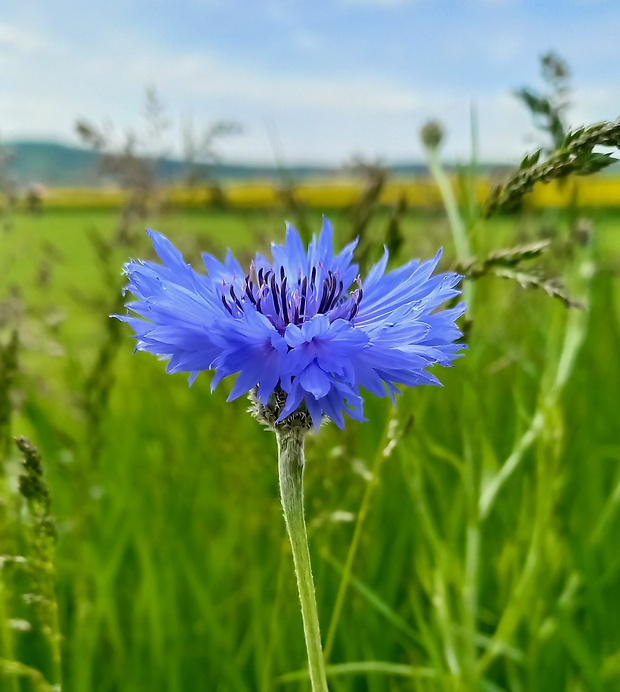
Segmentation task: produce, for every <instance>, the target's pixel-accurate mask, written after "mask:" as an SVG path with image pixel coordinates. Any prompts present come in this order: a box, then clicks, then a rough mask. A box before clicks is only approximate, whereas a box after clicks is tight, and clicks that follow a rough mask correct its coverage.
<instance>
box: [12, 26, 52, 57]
mask: <svg viewBox="0 0 620 692" xmlns="http://www.w3.org/2000/svg"><path fill="white" fill-rule="evenodd" d="M47 45H48V44H47V42H46V41H45V40H43V39H42V37H41V36H39V35H38V34H37V33H36V32H34V31H32V30H30V29H26V28H24V27H20V26H15V25H12V24H0V55H1V54H2V53H9V54H28V53H34V52H37V51H39V50H41V49H43V48H45V47H47Z"/></svg>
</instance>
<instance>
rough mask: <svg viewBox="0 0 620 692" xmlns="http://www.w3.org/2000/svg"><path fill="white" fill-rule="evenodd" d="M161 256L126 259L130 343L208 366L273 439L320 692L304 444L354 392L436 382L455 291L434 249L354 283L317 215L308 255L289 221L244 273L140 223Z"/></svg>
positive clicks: (452, 351) (323, 685) (359, 408)
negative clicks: (281, 236)
mask: <svg viewBox="0 0 620 692" xmlns="http://www.w3.org/2000/svg"><path fill="white" fill-rule="evenodd" d="M148 233H149V235H150V237H151V240H152V241H153V245H154V246H155V251H156V252H157V254H158V255H159V258H160V259H161V261H162V263H163V264H158V263H155V262H145V261H131V262H129V263H128V264H126V265H125V270H124V271H125V274H126V275H127V278H128V284H127V290H129V291H130V292H131V293H133V295H134V296H135V297H136V300H135V301H133V302H130V303H128V304H127V307H128V308H129V309H130V310H131V311H132V312H133V313H134V315H123V316H120V315H117V316H116V317H118V319H120V320H122V321H124V322H128V323H129V324H130V325H131V327H133V330H134V331H135V336H136V339H137V342H138V343H137V346H136V349H137V350H139V351H146V352H148V353H153V354H154V355H157V356H159V357H160V358H163V359H165V360H167V361H168V366H167V369H168V372H187V373H189V375H190V383H191V382H193V381H194V380H195V379H196V377H197V376H198V374H199V373H200V372H202V371H203V370H214V371H215V375H214V377H213V379H212V380H211V388H212V389H214V388H215V387H216V386H217V384H218V383H219V382H220V381H221V380H222V379H223V378H224V377H227V376H228V375H234V374H237V379H236V380H235V383H234V385H233V387H232V390H231V392H230V396H229V399H235V398H236V397H239V396H241V395H243V394H246V393H250V397H251V399H252V400H253V403H254V413H255V415H256V416H257V417H258V418H259V420H261V421H262V422H263V423H265V424H266V425H267V426H268V427H270V428H271V429H272V430H273V431H274V432H275V434H276V438H277V442H278V475H279V481H280V498H281V500H282V508H283V510H284V519H285V523H286V528H287V531H288V535H289V538H290V542H291V548H292V554H293V563H294V566H295V574H296V577H297V586H298V590H299V599H300V605H301V612H302V620H303V625H304V636H305V641H306V650H307V654H308V672H309V676H310V680H311V682H312V690H313V692H328V688H327V675H326V668H325V659H324V656H323V652H322V648H321V635H320V629H319V620H318V613H317V607H316V598H315V595H314V581H313V578H312V570H311V566H310V553H309V550H308V538H307V532H306V525H305V518H304V509H303V473H304V465H305V462H304V438H305V434H306V433H307V431H308V430H309V429H310V428H311V427H312V426H314V428H315V429H317V428H318V427H319V426H320V424H321V421H322V420H323V418H325V417H328V418H331V419H332V420H333V421H334V422H335V423H336V425H338V426H339V427H343V426H344V413H347V414H348V415H349V416H350V417H351V418H354V419H357V420H363V419H364V413H363V400H362V396H361V393H360V388H363V389H365V390H367V391H369V392H371V393H373V394H376V395H378V396H384V395H385V394H386V393H388V392H389V393H390V394H391V395H392V398H394V396H395V394H396V393H397V392H398V391H399V390H398V386H399V385H409V386H413V387H415V386H417V385H420V384H439V381H438V380H437V378H436V377H435V376H434V375H432V374H431V373H430V372H429V371H428V368H429V367H430V366H432V365H434V364H436V363H439V364H440V365H450V364H451V363H452V361H453V360H454V359H455V358H456V357H457V356H458V355H459V353H458V352H459V351H460V350H461V348H462V345H460V344H458V343H456V339H458V338H459V337H460V336H461V332H460V331H459V330H458V328H457V327H456V325H455V320H456V319H457V318H458V317H459V315H461V314H462V313H463V312H464V310H465V305H464V304H463V303H461V304H460V305H458V306H457V307H454V308H451V309H448V310H443V311H440V312H436V310H437V308H438V307H440V306H441V305H442V304H443V303H445V302H446V301H447V300H451V299H452V298H454V297H456V296H457V295H459V293H460V292H459V291H458V290H457V288H456V286H457V284H458V283H459V281H460V279H461V277H460V276H459V275H458V274H453V273H449V274H438V275H437V276H433V272H434V270H435V268H436V267H437V263H438V262H439V258H440V253H437V255H436V256H435V258H434V259H432V260H428V261H427V262H422V263H420V262H418V261H417V260H415V261H412V262H408V263H407V264H405V265H404V266H402V267H400V268H399V269H395V270H393V271H391V272H389V273H387V274H386V267H387V262H388V252H387V249H386V251H385V253H384V255H383V258H382V259H381V261H380V262H378V263H377V264H376V265H375V266H374V267H373V268H372V269H371V270H370V272H369V273H368V276H367V277H366V278H365V279H364V281H363V282H362V279H361V278H360V276H359V274H358V266H357V265H356V264H354V263H353V251H354V250H355V246H356V244H357V241H355V242H352V243H349V244H348V245H347V246H346V247H345V248H344V249H343V250H342V251H341V252H340V253H339V254H334V249H333V244H332V235H333V232H332V227H331V224H330V223H329V221H327V219H325V220H324V222H323V229H322V230H321V233H320V235H319V237H318V238H316V237H313V238H312V241H311V242H310V244H309V246H308V248H307V249H306V248H305V247H304V245H303V243H302V242H301V239H300V237H299V234H298V233H297V231H296V230H295V229H294V228H293V227H292V226H287V231H286V242H285V244H284V245H275V244H274V245H272V248H271V251H272V256H273V259H272V260H271V261H269V260H268V259H266V258H265V257H263V256H262V255H256V257H255V258H254V260H253V261H252V262H251V263H250V267H249V269H248V270H247V271H244V269H243V268H242V267H241V265H240V264H239V262H237V260H236V259H235V258H234V257H233V255H232V253H231V252H230V251H229V252H228V254H227V255H226V259H225V260H224V262H223V263H222V262H220V261H219V260H217V259H215V257H212V256H211V255H207V254H204V255H203V256H202V258H203V261H204V264H205V268H206V270H207V273H206V274H202V273H198V272H196V271H194V269H192V267H191V266H190V265H188V264H187V263H186V262H185V260H184V259H183V256H182V255H181V253H180V252H179V251H178V250H177V249H176V248H175V247H174V246H173V245H172V243H170V241H169V240H167V239H166V238H164V236H162V235H160V234H159V233H155V232H154V231H148Z"/></svg>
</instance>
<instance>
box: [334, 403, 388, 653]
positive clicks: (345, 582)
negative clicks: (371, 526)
mask: <svg viewBox="0 0 620 692" xmlns="http://www.w3.org/2000/svg"><path fill="white" fill-rule="evenodd" d="M393 421H394V413H393V412H392V413H391V414H390V415H389V416H388V419H387V421H386V424H385V429H384V431H383V435H382V436H381V441H380V442H379V448H378V450H377V453H376V455H375V459H374V463H373V467H372V478H371V479H370V481H369V482H368V484H367V485H366V490H365V492H364V497H363V498H362V504H361V505H360V508H359V511H358V513H357V521H356V522H355V529H354V531H353V538H352V539H351V544H350V545H349V551H348V553H347V559H346V562H345V565H344V570H343V572H342V577H341V579H340V586H339V587H338V594H337V596H336V603H335V605H334V610H333V612H332V618H331V621H330V623H329V629H328V631H327V639H326V640H325V661H329V658H330V656H331V653H332V649H333V648H334V641H335V639H336V630H337V628H338V622H339V620H340V614H341V612H342V605H343V603H344V597H345V595H346V593H347V588H348V586H349V582H350V580H351V573H352V570H353V560H354V559H355V555H356V554H357V547H358V545H359V542H360V538H361V537H362V528H363V526H364V521H365V519H366V515H367V514H368V510H369V509H370V500H371V498H372V495H373V493H374V491H375V488H376V487H377V486H378V484H379V471H380V469H381V466H382V464H383V462H384V461H385V459H387V457H388V456H389V455H390V453H391V451H392V447H391V446H390V445H389V442H390V433H391V430H392V427H393Z"/></svg>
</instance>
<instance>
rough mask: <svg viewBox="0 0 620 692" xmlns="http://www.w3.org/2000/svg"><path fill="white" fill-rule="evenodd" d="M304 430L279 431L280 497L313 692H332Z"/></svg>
mask: <svg viewBox="0 0 620 692" xmlns="http://www.w3.org/2000/svg"><path fill="white" fill-rule="evenodd" d="M305 433H306V431H305V430H304V429H303V428H301V427H300V428H292V429H287V430H276V437H277V439H278V472H279V476H280V498H281V500H282V508H283V510H284V520H285V522H286V529H287V531H288V536H289V539H290V541H291V548H292V550H293V563H294V565H295V574H296V576H297V587H298V589H299V600H300V602H301V616H302V619H303V623H304V635H305V638H306V650H307V652H308V668H309V671H310V680H311V682H312V690H313V692H328V688H327V678H326V676H325V662H324V660H323V650H322V649H321V633H320V630H319V616H318V613H317V607H316V598H315V595H314V582H313V580H312V569H311V567H310V552H309V550H308V536H307V533H306V522H305V519H304V435H305Z"/></svg>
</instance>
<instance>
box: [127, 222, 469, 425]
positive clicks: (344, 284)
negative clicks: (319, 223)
mask: <svg viewBox="0 0 620 692" xmlns="http://www.w3.org/2000/svg"><path fill="white" fill-rule="evenodd" d="M148 234H149V236H150V237H151V240H152V241H153V245H154V247H155V251H156V252H157V254H158V256H159V258H160V259H161V261H162V262H163V265H162V264H157V263H155V262H147V261H133V260H132V261H130V262H129V263H128V264H126V265H125V267H124V272H125V274H126V275H127V277H128V285H127V290H129V291H130V292H131V293H133V295H134V296H135V297H136V298H137V300H136V301H134V302H130V303H128V304H127V307H128V308H129V309H130V310H131V311H132V312H134V313H135V314H136V315H137V317H136V316H130V315H127V316H119V319H121V320H123V321H125V322H128V323H129V324H130V325H131V327H132V328H133V329H134V331H135V334H136V339H137V341H138V344H137V347H136V349H137V350H139V351H147V352H149V353H153V354H155V355H157V356H159V357H160V358H162V359H165V360H168V366H167V371H168V372H171V373H174V372H188V373H190V383H191V382H193V381H194V380H195V379H196V377H197V376H198V373H199V372H201V371H203V370H214V371H215V375H214V377H213V379H212V381H211V389H215V387H216V386H217V384H218V383H219V382H220V381H221V380H222V379H223V378H224V377H227V376H228V375H233V374H235V373H237V379H236V381H235V383H234V385H233V387H232V391H231V393H230V396H229V400H232V399H235V398H237V397H239V396H241V395H243V394H247V393H248V392H252V393H253V396H254V397H255V400H256V401H257V402H258V404H259V405H261V406H263V407H267V406H268V404H270V402H272V403H273V401H274V400H277V402H278V405H277V408H276V413H277V415H276V416H275V417H274V419H273V420H274V422H281V421H283V420H284V419H285V418H287V417H288V416H289V415H291V414H293V413H295V412H298V411H300V410H303V411H304V412H305V411H307V413H308V414H309V415H310V417H311V419H312V422H313V424H314V426H315V428H317V427H318V426H319V425H320V423H321V420H322V418H323V416H328V417H329V418H331V419H332V420H333V421H334V422H335V423H336V425H338V426H339V427H341V428H342V427H343V426H344V416H343V413H345V412H346V413H347V414H348V415H349V416H350V417H351V418H354V419H356V420H364V417H363V399H362V396H361V394H360V387H362V388H364V389H365V390H367V391H369V392H371V393H372V394H376V395H377V396H384V395H385V394H386V392H389V393H390V394H391V395H392V398H394V395H395V393H397V392H398V391H399V390H398V388H397V387H398V385H407V386H412V387H415V386H417V385H421V384H435V385H436V384H439V381H438V380H437V378H436V377H435V376H434V375H432V374H431V373H429V372H428V370H427V369H428V368H429V366H431V365H434V364H435V363H439V364H440V365H443V366H449V365H450V364H451V363H452V361H453V360H454V359H455V358H457V357H458V352H459V351H460V350H461V349H462V348H463V346H462V344H458V343H455V340H456V339H458V338H459V337H460V336H461V332H460V331H459V330H458V328H457V327H456V325H455V320H456V319H457V318H458V317H459V316H460V315H462V314H463V312H464V311H465V305H464V304H463V303H461V304H460V305H458V306H457V307H454V308H451V309H448V310H443V311H441V312H436V309H437V308H438V307H439V306H441V305H442V304H443V303H444V302H446V301H448V300H451V299H452V298H454V297H455V296H457V295H459V293H460V291H458V290H457V289H456V286H457V284H458V283H459V281H460V279H461V277H460V276H459V275H458V274H454V273H446V274H439V275H437V276H433V275H432V274H433V271H434V270H435V268H436V267H437V263H438V262H439V258H440V256H441V252H438V253H437V255H436V256H435V257H434V259H432V260H428V261H426V262H422V263H420V262H419V261H417V260H414V261H411V262H408V263H407V264H405V265H404V266H402V267H400V268H399V269H395V270H394V271H391V272H389V273H387V274H386V273H385V270H386V266H387V261H388V251H387V249H386V250H385V253H384V255H383V258H382V259H381V261H380V262H378V263H377V264H376V265H375V266H374V267H373V268H372V269H371V270H370V272H369V274H368V276H367V277H366V279H365V280H364V282H363V283H362V280H361V279H360V277H359V275H358V266H357V265H356V264H353V263H352V260H353V251H354V249H355V247H356V245H357V241H354V242H352V243H349V244H348V245H347V246H346V247H345V248H344V249H343V250H342V251H341V252H340V253H339V254H334V250H333V244H332V234H333V231H332V226H331V224H330V223H329V221H328V220H327V219H325V220H324V223H323V229H322V230H321V233H320V235H319V237H318V239H317V238H316V237H315V236H314V237H313V238H312V241H311V243H310V245H309V247H308V249H307V250H306V248H305V247H304V245H303V243H302V241H301V239H300V237H299V234H298V233H297V231H296V230H295V229H294V228H293V227H292V226H290V225H287V233H286V243H285V244H284V245H276V244H273V245H272V255H273V260H272V261H271V262H270V261H269V260H268V259H266V258H265V257H263V256H262V255H260V254H257V255H256V257H255V259H254V260H253V261H252V262H251V263H250V267H249V271H245V270H244V269H243V268H242V267H241V265H240V264H239V262H238V261H237V260H236V259H235V258H234V257H233V255H232V253H231V252H230V250H229V251H228V253H227V255H226V259H225V260H224V263H221V262H219V261H218V260H217V259H216V258H215V257H212V256H211V255H208V254H203V256H202V258H203V261H204V264H205V267H206V270H207V274H206V275H205V274H200V273H198V272H196V271H195V270H194V269H192V267H191V266H190V265H188V264H186V262H185V261H184V259H183V257H182V255H181V253H180V252H179V251H178V250H177V249H176V248H175V247H174V246H173V245H172V243H170V241H169V240H167V239H166V238H165V237H164V236H162V235H160V234H159V233H156V232H154V231H148ZM272 410H273V409H272Z"/></svg>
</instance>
